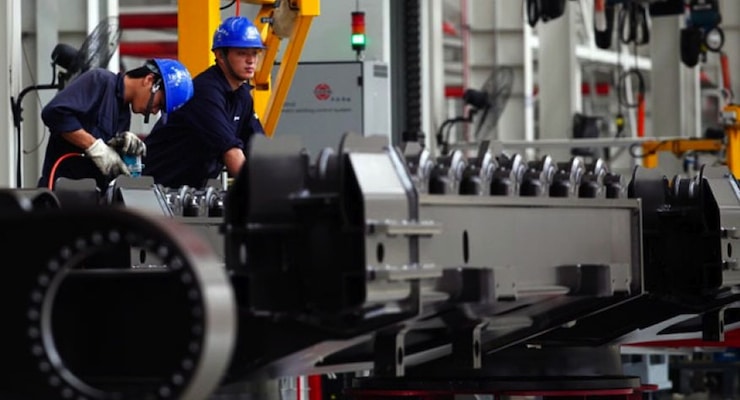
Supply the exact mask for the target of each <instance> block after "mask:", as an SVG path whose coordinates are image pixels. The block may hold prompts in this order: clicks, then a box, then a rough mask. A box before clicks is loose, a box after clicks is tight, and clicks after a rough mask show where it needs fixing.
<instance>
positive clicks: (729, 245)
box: [727, 243, 732, 257]
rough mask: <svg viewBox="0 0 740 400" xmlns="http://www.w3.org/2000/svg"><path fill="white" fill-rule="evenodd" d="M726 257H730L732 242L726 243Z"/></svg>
mask: <svg viewBox="0 0 740 400" xmlns="http://www.w3.org/2000/svg"><path fill="white" fill-rule="evenodd" d="M727 257H732V243H727Z"/></svg>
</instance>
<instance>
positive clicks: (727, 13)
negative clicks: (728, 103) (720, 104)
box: [719, 0, 740, 102]
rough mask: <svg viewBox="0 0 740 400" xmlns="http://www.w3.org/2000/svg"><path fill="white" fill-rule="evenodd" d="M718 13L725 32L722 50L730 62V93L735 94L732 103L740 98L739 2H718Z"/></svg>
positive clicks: (726, 0) (722, 0)
mask: <svg viewBox="0 0 740 400" xmlns="http://www.w3.org/2000/svg"><path fill="white" fill-rule="evenodd" d="M719 7H720V9H719V10H720V12H721V13H722V24H721V25H720V26H721V28H722V30H723V31H724V32H725V45H724V47H723V48H722V51H724V52H725V53H726V54H727V57H728V59H729V60H730V71H731V72H730V75H731V76H732V79H731V82H732V86H731V87H732V92H733V93H734V94H735V99H734V101H735V102H737V101H738V96H740V1H737V0H720V6H719Z"/></svg>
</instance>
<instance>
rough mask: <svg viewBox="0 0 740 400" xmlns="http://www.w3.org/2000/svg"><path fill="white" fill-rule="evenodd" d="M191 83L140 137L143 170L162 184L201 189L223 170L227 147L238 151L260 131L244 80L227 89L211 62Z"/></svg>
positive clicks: (224, 79)
mask: <svg viewBox="0 0 740 400" xmlns="http://www.w3.org/2000/svg"><path fill="white" fill-rule="evenodd" d="M193 86H194V88H195V93H194V95H193V98H192V99H190V101H188V102H187V103H185V105H184V106H182V107H181V108H180V109H178V110H177V111H174V112H172V113H170V114H168V115H166V116H163V117H162V118H160V120H159V121H157V124H155V126H154V127H153V128H152V131H151V133H150V134H149V136H147V138H146V140H145V142H146V146H147V154H146V158H145V159H144V171H143V174H144V175H150V176H152V177H153V178H154V181H155V182H156V183H158V184H161V185H163V186H165V187H170V188H176V187H180V186H183V185H188V186H192V187H198V188H202V187H203V186H204V185H205V184H206V181H207V180H208V179H211V178H217V177H218V175H219V174H220V173H221V171H222V170H223V168H224V163H223V155H224V153H225V152H226V151H227V150H229V149H232V148H234V147H238V148H240V149H242V150H244V149H245V148H246V146H247V145H248V144H249V139H250V137H251V136H252V135H254V134H264V130H263V128H262V124H261V123H260V121H259V119H258V118H257V116H256V115H255V112H254V101H253V100H252V95H251V94H250V90H251V86H250V85H248V84H244V85H241V86H240V87H239V88H238V89H236V90H232V88H231V86H230V85H229V82H228V81H227V80H226V77H225V76H224V74H223V72H222V71H221V69H220V68H219V67H218V66H217V65H214V66H211V67H210V68H208V69H207V70H205V71H203V72H202V73H200V74H199V75H198V76H196V77H195V78H194V79H193Z"/></svg>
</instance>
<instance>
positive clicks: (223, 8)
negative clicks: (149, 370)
mask: <svg viewBox="0 0 740 400" xmlns="http://www.w3.org/2000/svg"><path fill="white" fill-rule="evenodd" d="M234 3H236V0H231V3H229V4H227V5H225V6H222V7H221V8H219V9H220V10H225V9H227V8H229V7H231V6H233V5H234Z"/></svg>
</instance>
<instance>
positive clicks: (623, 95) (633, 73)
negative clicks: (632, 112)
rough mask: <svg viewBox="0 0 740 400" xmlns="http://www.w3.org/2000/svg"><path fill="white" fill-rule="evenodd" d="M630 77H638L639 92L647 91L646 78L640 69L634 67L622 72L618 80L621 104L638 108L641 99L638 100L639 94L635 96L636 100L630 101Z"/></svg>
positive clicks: (618, 93)
mask: <svg viewBox="0 0 740 400" xmlns="http://www.w3.org/2000/svg"><path fill="white" fill-rule="evenodd" d="M628 78H636V79H637V93H645V78H643V76H642V72H640V70H639V69H637V68H632V69H630V70H629V71H625V72H623V73H621V74H620V76H619V81H618V82H617V97H618V99H619V105H621V106H624V107H626V108H636V107H638V106H639V105H640V102H639V100H637V96H635V100H634V102H630V100H629V99H628V96H627V79H628Z"/></svg>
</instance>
